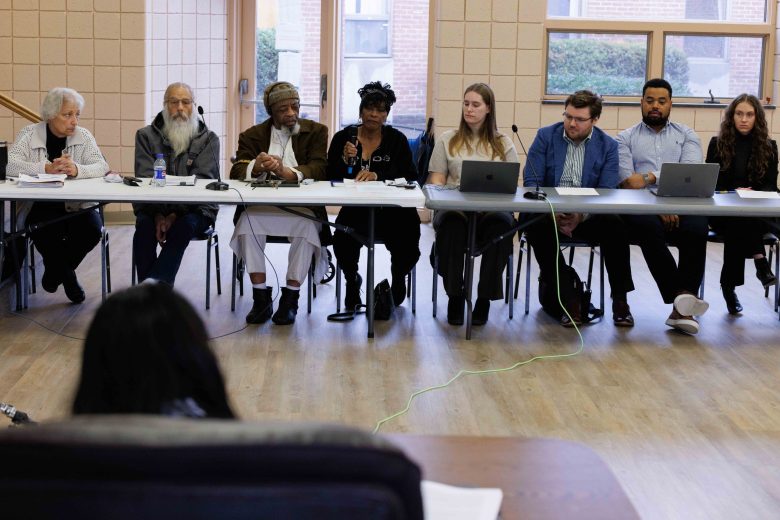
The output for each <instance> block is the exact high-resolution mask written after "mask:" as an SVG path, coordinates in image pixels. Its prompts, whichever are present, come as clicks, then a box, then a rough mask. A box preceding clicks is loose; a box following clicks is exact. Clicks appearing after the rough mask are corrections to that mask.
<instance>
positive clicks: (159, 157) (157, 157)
mask: <svg viewBox="0 0 780 520" xmlns="http://www.w3.org/2000/svg"><path fill="white" fill-rule="evenodd" d="M154 157H155V158H156V159H162V158H163V154H161V153H156V154H154Z"/></svg>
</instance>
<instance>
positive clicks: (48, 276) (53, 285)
mask: <svg viewBox="0 0 780 520" xmlns="http://www.w3.org/2000/svg"><path fill="white" fill-rule="evenodd" d="M61 274H62V273H60V272H55V270H54V269H46V270H45V271H44V272H43V276H41V287H43V290H44V291H46V292H50V293H53V292H57V288H58V287H59V286H60V284H61V283H62V280H60V279H59V277H60V276H61Z"/></svg>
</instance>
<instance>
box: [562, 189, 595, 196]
mask: <svg viewBox="0 0 780 520" xmlns="http://www.w3.org/2000/svg"><path fill="white" fill-rule="evenodd" d="M555 191H557V192H558V195H588V196H594V195H598V194H599V192H597V191H596V190H595V189H594V188H555Z"/></svg>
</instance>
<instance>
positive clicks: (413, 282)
mask: <svg viewBox="0 0 780 520" xmlns="http://www.w3.org/2000/svg"><path fill="white" fill-rule="evenodd" d="M409 276H410V277H411V280H410V285H411V288H412V290H411V294H410V296H411V297H412V314H417V264H415V266H414V267H412V272H411V274H410V275H409Z"/></svg>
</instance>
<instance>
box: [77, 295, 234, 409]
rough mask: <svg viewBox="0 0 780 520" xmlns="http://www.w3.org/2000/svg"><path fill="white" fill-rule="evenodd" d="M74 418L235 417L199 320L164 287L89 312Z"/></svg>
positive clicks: (108, 302)
mask: <svg viewBox="0 0 780 520" xmlns="http://www.w3.org/2000/svg"><path fill="white" fill-rule="evenodd" d="M73 413H74V414H126V413H127V414H129V413H138V414H163V415H173V416H186V417H218V418H219V417H221V418H230V417H234V415H233V412H232V411H231V409H230V405H229V404H228V401H227V395H226V393H225V382H224V380H223V378H222V374H221V373H220V370H219V365H218V363H217V359H216V357H215V356H214V354H213V352H212V351H211V349H210V347H209V344H208V335H207V333H206V328H205V326H204V324H203V321H202V320H201V319H200V317H199V316H198V314H197V312H196V311H195V309H194V308H193V307H192V305H190V303H189V302H188V301H187V300H185V299H184V298H183V297H182V296H181V295H179V294H178V293H176V292H175V291H174V290H173V289H172V288H170V287H169V286H167V285H165V284H141V285H138V286H135V287H131V288H130V289H127V290H124V291H121V292H117V293H115V294H113V295H112V296H111V297H110V298H108V299H107V300H106V301H105V303H103V305H101V306H100V308H99V309H98V311H97V312H96V313H95V316H94V318H93V319H92V323H91V324H90V326H89V331H88V332H87V339H86V341H85V342H84V353H83V359H82V366H81V377H80V380H79V383H78V388H77V391H76V398H75V400H74V403H73Z"/></svg>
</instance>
